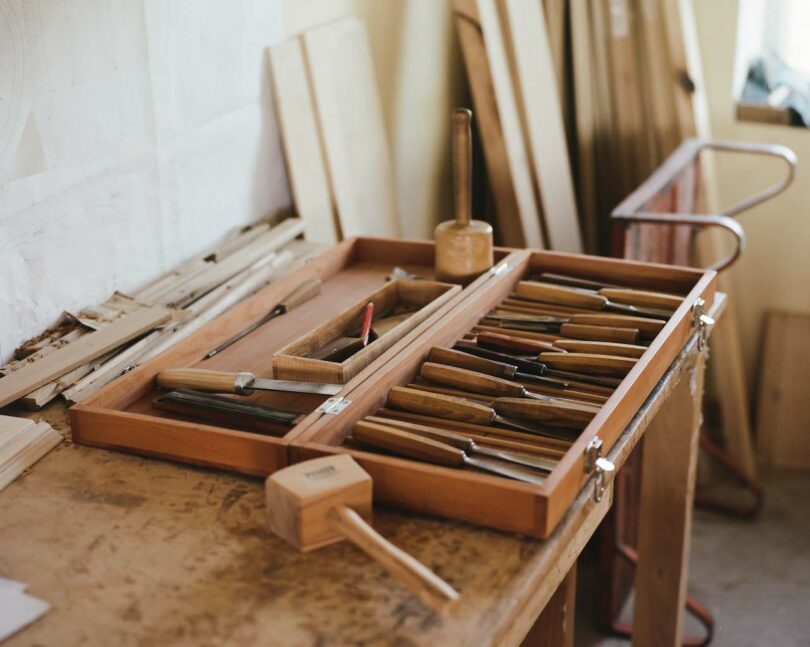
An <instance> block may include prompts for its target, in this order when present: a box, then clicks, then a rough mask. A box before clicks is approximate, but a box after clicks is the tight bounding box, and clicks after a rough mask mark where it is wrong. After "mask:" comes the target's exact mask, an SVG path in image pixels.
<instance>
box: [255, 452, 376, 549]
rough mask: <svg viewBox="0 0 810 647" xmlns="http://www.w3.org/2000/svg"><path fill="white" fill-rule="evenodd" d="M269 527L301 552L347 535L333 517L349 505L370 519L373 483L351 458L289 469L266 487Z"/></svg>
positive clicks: (316, 461)
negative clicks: (333, 513)
mask: <svg viewBox="0 0 810 647" xmlns="http://www.w3.org/2000/svg"><path fill="white" fill-rule="evenodd" d="M265 491H266V495H267V514H268V517H269V521H270V528H271V529H272V530H273V532H275V533H276V534H277V535H279V536H280V537H282V538H283V539H286V540H287V541H288V542H290V543H291V544H292V545H293V546H295V547H296V548H298V549H299V550H302V551H309V550H314V549H316V548H320V547H321V546H326V545H327V544H331V543H334V542H337V541H341V540H342V539H345V538H346V537H345V536H344V535H343V534H342V533H341V532H340V529H339V527H338V526H337V525H336V524H335V523H333V521H332V520H331V519H330V513H331V511H332V510H334V509H335V508H337V507H338V506H341V505H345V506H348V507H349V508H351V509H353V510H354V511H356V512H357V513H358V514H359V515H360V516H361V517H363V518H364V519H366V520H368V521H371V499H372V481H371V477H370V476H369V475H368V473H366V471H365V470H364V469H363V468H362V467H360V466H359V465H358V464H357V463H356V462H355V461H354V459H353V458H352V457H351V456H347V455H345V454H341V455H336V456H325V457H323V458H316V459H314V460H311V461H306V462H304V463H299V464H297V465H292V466H290V467H287V468H285V469H283V470H281V471H279V472H276V473H275V474H273V475H271V476H270V477H269V478H268V479H267V482H266V484H265Z"/></svg>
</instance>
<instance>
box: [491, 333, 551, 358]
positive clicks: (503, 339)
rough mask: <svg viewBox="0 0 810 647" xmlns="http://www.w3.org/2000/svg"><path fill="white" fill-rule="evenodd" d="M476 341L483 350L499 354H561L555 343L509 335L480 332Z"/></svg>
mask: <svg viewBox="0 0 810 647" xmlns="http://www.w3.org/2000/svg"><path fill="white" fill-rule="evenodd" d="M476 341H477V343H478V345H479V346H481V347H483V348H490V349H492V350H495V351H498V352H506V353H513V354H514V353H519V354H521V355H534V356H537V355H538V354H539V353H545V352H552V353H553V352H555V351H556V352H560V351H559V349H556V348H554V344H553V342H545V341H537V340H534V339H526V338H524V337H516V336H514V335H509V334H507V333H503V334H500V333H495V332H479V333H478V335H477V336H476Z"/></svg>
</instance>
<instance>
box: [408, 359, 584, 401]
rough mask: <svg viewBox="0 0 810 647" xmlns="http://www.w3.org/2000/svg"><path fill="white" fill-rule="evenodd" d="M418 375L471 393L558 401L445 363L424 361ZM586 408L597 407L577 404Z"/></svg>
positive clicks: (516, 385)
mask: <svg viewBox="0 0 810 647" xmlns="http://www.w3.org/2000/svg"><path fill="white" fill-rule="evenodd" d="M419 376H420V377H422V378H423V379H425V380H428V381H429V382H435V383H436V384H443V385H444V386H449V387H452V388H455V389H461V390H462V391H470V392H472V393H481V394H484V395H491V396H494V397H496V398H498V397H509V398H530V399H533V400H540V401H542V402H559V401H560V399H559V398H555V397H553V396H550V395H542V394H540V393H534V392H533V391H529V390H528V389H527V388H526V387H525V386H523V385H522V384H520V383H519V382H512V381H511V380H505V379H504V378H502V377H495V376H494V375H486V374H484V373H476V372H475V371H470V370H467V369H464V368H458V367H456V366H447V365H445V364H435V363H433V362H425V363H424V364H422V367H421V368H420V369H419ZM579 406H581V407H583V408H584V409H587V410H589V411H590V410H593V411H596V410H597V409H598V407H594V406H591V405H589V404H581V405H579Z"/></svg>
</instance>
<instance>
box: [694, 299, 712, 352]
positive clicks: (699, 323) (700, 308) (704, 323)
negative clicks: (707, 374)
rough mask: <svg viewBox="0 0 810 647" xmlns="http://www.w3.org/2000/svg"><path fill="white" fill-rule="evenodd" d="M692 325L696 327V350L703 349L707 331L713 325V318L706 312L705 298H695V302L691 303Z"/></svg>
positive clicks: (707, 335)
mask: <svg viewBox="0 0 810 647" xmlns="http://www.w3.org/2000/svg"><path fill="white" fill-rule="evenodd" d="M692 326H693V327H694V328H697V329H698V338H697V347H698V350H703V349H704V348H705V346H706V340H707V339H708V337H709V332H710V331H711V329H712V326H714V319H713V318H712V317H710V316H709V315H707V314H706V300H705V299H697V300H695V303H693V304H692Z"/></svg>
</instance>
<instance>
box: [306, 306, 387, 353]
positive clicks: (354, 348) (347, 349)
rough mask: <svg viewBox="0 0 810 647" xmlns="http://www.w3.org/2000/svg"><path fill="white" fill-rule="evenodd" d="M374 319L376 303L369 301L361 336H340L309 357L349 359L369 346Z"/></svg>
mask: <svg viewBox="0 0 810 647" xmlns="http://www.w3.org/2000/svg"><path fill="white" fill-rule="evenodd" d="M373 321H374V304H373V303H368V304H366V306H365V307H364V308H363V318H362V322H361V324H360V336H359V337H339V338H338V339H335V340H333V341H330V342H328V343H327V344H326V345H325V346H323V347H321V348H319V349H317V350H315V351H314V352H312V353H310V355H309V358H310V359H319V360H323V361H325V362H343V361H344V360H347V359H349V358H350V357H351V356H352V355H354V354H355V353H357V352H359V351H361V350H363V349H364V348H365V347H366V346H368V342H369V340H370V339H371V334H372V323H373ZM375 339H376V337H375Z"/></svg>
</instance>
